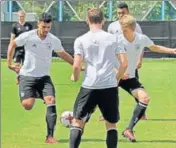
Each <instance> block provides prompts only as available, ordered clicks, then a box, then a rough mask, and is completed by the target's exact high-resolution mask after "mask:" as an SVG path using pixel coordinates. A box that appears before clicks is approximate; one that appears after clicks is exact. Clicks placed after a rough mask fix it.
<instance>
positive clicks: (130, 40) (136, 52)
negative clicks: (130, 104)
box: [118, 15, 176, 142]
mask: <svg viewBox="0 0 176 148" xmlns="http://www.w3.org/2000/svg"><path fill="white" fill-rule="evenodd" d="M120 24H121V27H122V31H123V34H121V35H120V36H118V44H123V45H124V47H125V48H126V50H127V59H128V68H127V70H126V72H125V74H124V76H123V77H122V79H121V80H120V82H119V86H120V87H122V88H123V89H124V90H130V91H131V94H132V95H133V96H134V97H135V98H137V99H138V101H139V102H138V104H137V105H136V108H135V109H134V112H133V116H132V118H131V121H130V123H129V125H128V126H127V128H126V129H125V130H124V132H123V135H124V136H125V137H126V138H128V139H129V140H130V141H132V142H135V141H136V138H135V135H134V132H133V128H134V126H135V125H136V124H137V122H138V121H139V120H140V118H141V116H142V115H143V114H144V112H145V110H146V108H147V105H148V103H149V96H148V94H147V92H146V90H145V88H144V87H143V85H142V84H141V83H140V82H139V80H138V79H137V78H136V77H135V69H136V66H137V64H138V60H139V58H140V55H141V53H142V51H143V49H144V47H148V48H149V49H150V50H151V51H154V52H158V53H168V54H176V49H171V48H167V47H164V46H159V45H155V44H154V43H153V41H152V40H150V39H149V38H148V37H147V36H146V35H143V34H140V33H137V32H135V28H136V20H135V18H134V17H133V16H131V15H124V16H123V17H122V18H121V19H120Z"/></svg>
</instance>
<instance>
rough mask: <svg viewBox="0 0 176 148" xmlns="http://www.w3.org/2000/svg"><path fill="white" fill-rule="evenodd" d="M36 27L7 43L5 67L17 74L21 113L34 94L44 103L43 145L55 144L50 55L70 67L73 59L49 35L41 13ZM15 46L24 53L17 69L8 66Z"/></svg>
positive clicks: (46, 20) (47, 18)
mask: <svg viewBox="0 0 176 148" xmlns="http://www.w3.org/2000/svg"><path fill="white" fill-rule="evenodd" d="M37 25H38V29H35V30H32V31H29V32H25V33H23V34H21V35H20V36H18V37H17V38H15V40H13V41H11V43H10V44H9V47H8V60H7V62H8V63H7V64H8V67H9V68H10V69H11V70H13V71H15V72H16V73H19V94H20V99H21V104H22V106H23V107H24V109H26V110H31V109H32V107H33V105H34V102H35V97H36V93H37V92H38V93H39V94H40V96H41V98H43V99H44V101H45V104H46V106H47V111H46V123H47V137H46V141H45V142H46V143H57V141H56V139H55V138H54V128H55V126H56V119H57V113H56V103H55V102H56V100H55V88H54V85H53V83H52V80H51V77H50V74H49V73H50V67H51V60H52V52H53V51H55V52H56V54H57V55H58V56H60V57H61V58H63V59H64V60H65V61H67V62H68V63H69V64H71V65H72V64H73V58H72V57H71V56H70V55H69V54H68V53H67V52H65V50H64V49H63V47H62V45H61V41H60V39H58V38H57V37H56V36H54V35H53V34H51V33H50V32H49V31H50V29H51V25H52V17H51V15H49V14H48V13H43V14H42V15H41V16H40V18H39V20H38V24H37ZM16 46H24V49H25V61H24V64H23V66H22V67H21V68H20V67H19V66H17V65H14V64H12V57H13V53H14V48H15V47H16Z"/></svg>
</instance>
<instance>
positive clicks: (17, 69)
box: [8, 65, 21, 74]
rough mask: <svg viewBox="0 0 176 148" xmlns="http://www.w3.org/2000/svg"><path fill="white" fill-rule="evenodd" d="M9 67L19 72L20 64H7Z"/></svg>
mask: <svg viewBox="0 0 176 148" xmlns="http://www.w3.org/2000/svg"><path fill="white" fill-rule="evenodd" d="M8 67H9V69H11V70H13V71H15V72H16V73H17V74H18V73H19V72H20V69H21V66H17V65H9V66H8Z"/></svg>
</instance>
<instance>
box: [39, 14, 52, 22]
mask: <svg viewBox="0 0 176 148" xmlns="http://www.w3.org/2000/svg"><path fill="white" fill-rule="evenodd" d="M39 21H41V22H44V23H51V22H52V16H51V15H50V14H49V13H47V12H44V13H42V14H41V15H40V17H39Z"/></svg>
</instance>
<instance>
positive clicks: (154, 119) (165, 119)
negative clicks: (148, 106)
mask: <svg viewBox="0 0 176 148" xmlns="http://www.w3.org/2000/svg"><path fill="white" fill-rule="evenodd" d="M147 121H165V122H167V121H176V119H147Z"/></svg>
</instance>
